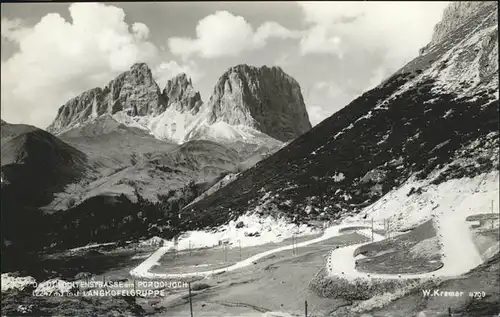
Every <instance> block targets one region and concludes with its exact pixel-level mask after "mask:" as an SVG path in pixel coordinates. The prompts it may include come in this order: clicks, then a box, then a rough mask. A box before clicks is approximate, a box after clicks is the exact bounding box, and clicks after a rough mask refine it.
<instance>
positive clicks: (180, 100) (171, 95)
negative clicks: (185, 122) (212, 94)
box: [163, 73, 203, 114]
mask: <svg viewBox="0 0 500 317" xmlns="http://www.w3.org/2000/svg"><path fill="white" fill-rule="evenodd" d="M163 98H164V99H165V101H166V102H167V105H168V107H174V109H175V110H177V111H179V112H184V111H189V112H191V113H193V114H196V113H198V111H199V110H200V107H201V106H202V105H203V101H202V100H201V96H200V93H199V92H198V91H196V90H195V89H194V88H193V83H192V81H191V79H190V78H188V77H187V75H186V74H184V73H182V74H179V75H177V76H175V77H174V78H172V79H170V80H169V81H168V82H167V85H166V86H165V89H163Z"/></svg>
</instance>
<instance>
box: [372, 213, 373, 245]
mask: <svg viewBox="0 0 500 317" xmlns="http://www.w3.org/2000/svg"><path fill="white" fill-rule="evenodd" d="M372 242H373V218H372Z"/></svg>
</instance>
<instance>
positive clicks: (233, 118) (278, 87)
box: [208, 64, 311, 141]
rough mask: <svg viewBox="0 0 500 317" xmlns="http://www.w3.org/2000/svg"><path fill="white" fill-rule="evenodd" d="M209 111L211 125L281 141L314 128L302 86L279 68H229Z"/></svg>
mask: <svg viewBox="0 0 500 317" xmlns="http://www.w3.org/2000/svg"><path fill="white" fill-rule="evenodd" d="M208 108H209V110H210V118H209V122H210V123H215V122H219V121H223V122H225V123H228V124H230V125H243V126H248V127H251V128H254V129H257V130H259V131H261V132H263V133H265V134H267V135H269V136H271V137H273V138H275V139H277V140H280V141H288V140H290V139H293V138H296V137H297V136H299V135H301V134H303V133H305V132H306V131H308V130H309V129H310V128H311V123H310V122H309V117H308V115H307V111H306V107H305V104H304V98H303V97H302V93H301V89H300V86H299V84H298V83H297V81H296V80H295V79H293V78H292V77H291V76H289V75H288V74H286V73H285V72H284V71H283V70H282V69H281V68H279V67H271V68H269V67H267V66H262V67H254V66H249V65H245V64H241V65H237V66H233V67H231V68H229V69H228V70H227V71H226V72H225V73H224V74H223V75H222V76H221V77H220V78H219V80H218V81H217V84H216V85H215V87H214V91H213V94H212V96H211V97H210V101H209V103H208Z"/></svg>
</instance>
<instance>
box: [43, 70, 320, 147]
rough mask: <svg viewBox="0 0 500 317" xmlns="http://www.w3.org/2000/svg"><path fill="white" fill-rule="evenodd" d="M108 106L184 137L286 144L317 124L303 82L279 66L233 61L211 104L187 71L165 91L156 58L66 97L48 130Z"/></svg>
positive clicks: (126, 119) (164, 135) (165, 135)
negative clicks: (151, 64)
mask: <svg viewBox="0 0 500 317" xmlns="http://www.w3.org/2000/svg"><path fill="white" fill-rule="evenodd" d="M105 114H107V115H111V116H112V117H113V118H114V119H115V120H116V121H118V122H121V123H123V124H125V125H127V126H130V127H135V128H140V129H143V130H145V131H148V132H149V133H151V134H152V135H154V136H155V137H157V138H159V139H163V140H171V141H174V142H177V143H184V142H187V141H190V140H210V141H215V142H219V143H232V142H238V141H241V142H244V143H250V144H263V143H272V144H279V143H280V142H286V141H289V140H291V139H293V138H295V137H297V136H299V135H301V134H302V133H304V132H306V131H307V130H309V129H310V128H311V124H310V122H309V118H308V115H307V111H306V107H305V104H304V100H303V97H302V94H301V92H300V86H299V84H298V83H297V82H296V81H295V80H294V79H293V78H292V77H290V76H289V75H287V74H286V73H284V72H283V70H282V69H281V68H279V67H272V68H268V67H266V66H263V67H261V68H257V67H252V66H247V65H238V66H235V67H232V68H230V69H229V70H228V71H227V72H226V73H224V74H223V75H222V77H221V78H220V79H219V80H218V82H217V84H216V85H215V88H214V92H213V95H212V96H211V97H210V101H209V103H208V104H204V103H203V101H202V99H201V96H200V93H199V92H198V91H196V90H195V89H194V87H193V84H192V81H191V79H189V78H188V76H187V75H186V74H179V75H177V76H176V77H174V78H172V79H171V80H169V81H168V82H167V84H166V86H165V88H164V90H163V91H162V92H161V91H160V88H159V87H158V85H157V84H156V82H155V81H154V79H153V76H152V73H151V71H150V69H149V68H148V66H147V65H146V64H144V63H138V64H134V65H133V66H132V67H131V69H130V70H129V71H126V72H125V73H123V74H121V75H120V76H118V77H117V78H116V79H114V80H112V81H111V82H110V83H109V84H108V85H107V86H106V87H105V88H104V89H101V88H94V89H91V90H89V91H87V92H84V93H83V94H81V95H80V96H78V97H75V98H73V99H71V100H70V101H69V102H68V103H66V104H65V105H63V106H62V107H61V108H60V109H59V111H58V114H57V117H56V119H55V120H54V122H53V123H52V124H51V125H50V126H49V127H48V131H50V132H53V133H55V134H61V133H64V132H67V131H68V130H71V129H73V128H76V127H79V126H80V125H82V124H86V123H88V122H91V121H92V120H93V119H95V118H97V117H99V116H102V115H105Z"/></svg>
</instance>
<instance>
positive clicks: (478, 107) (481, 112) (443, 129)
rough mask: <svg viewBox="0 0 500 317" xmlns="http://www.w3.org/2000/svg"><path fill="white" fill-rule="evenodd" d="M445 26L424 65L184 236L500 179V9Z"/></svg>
mask: <svg viewBox="0 0 500 317" xmlns="http://www.w3.org/2000/svg"><path fill="white" fill-rule="evenodd" d="M466 8H468V9H466ZM457 16H459V17H460V18H459V19H458V22H457V23H458V24H457V23H452V22H451V21H449V20H448V19H454V18H455V17H457ZM439 25H440V26H438V27H436V33H437V34H436V35H435V36H434V37H433V40H432V41H431V43H430V44H429V45H428V46H427V47H426V48H425V49H424V50H422V51H421V54H420V56H418V57H416V58H415V59H414V60H413V61H411V62H409V63H408V64H407V65H405V66H404V67H403V68H401V70H399V71H398V72H396V73H395V74H394V75H393V76H391V77H390V78H388V79H387V80H385V81H384V82H383V83H381V84H380V85H379V86H378V87H376V88H374V89H372V90H370V91H368V92H366V93H364V94H363V95H361V96H360V97H358V98H357V99H355V100H354V101H352V102H351V103H350V104H348V105H347V106H346V107H344V108H343V109H341V110H340V111H338V112H337V113H335V114H333V115H332V116H331V117H330V118H328V119H326V120H324V121H323V122H321V123H320V124H318V125H317V126H315V127H314V128H312V129H311V130H309V131H308V132H307V133H305V134H303V135H301V136H300V137H298V138H296V139H295V140H293V141H292V142H291V143H290V144H289V145H288V146H286V147H285V148H283V149H281V150H280V151H278V152H276V153H275V154H274V155H272V156H271V157H269V158H267V159H266V160H264V161H261V162H259V163H258V164H256V165H255V166H254V167H253V168H251V169H248V170H246V171H243V172H242V173H241V174H240V175H239V177H238V178H237V179H235V180H234V181H232V182H230V183H229V184H228V185H226V186H225V187H223V188H221V189H220V190H218V191H216V192H214V193H212V194H211V195H208V196H206V197H204V198H203V199H201V200H199V201H197V202H195V203H193V204H192V205H190V206H189V208H186V209H185V210H184V211H185V212H186V217H187V215H188V214H189V221H190V223H185V226H186V227H187V228H189V227H190V226H193V227H206V226H215V225H218V224H220V223H224V222H226V221H229V220H230V219H234V218H236V217H237V216H238V215H240V214H243V213H246V212H251V211H260V212H273V213H276V214H282V215H285V216H288V217H290V218H292V219H294V220H296V221H299V222H303V221H308V220H314V219H318V218H321V217H324V218H326V219H332V218H333V219H336V218H337V219H338V218H342V217H344V216H345V215H347V214H356V213H358V212H360V211H361V210H363V209H364V208H365V207H366V206H369V205H371V204H372V203H373V202H375V201H377V200H378V199H381V197H383V196H384V195H386V194H388V193H389V192H393V191H394V190H396V189H397V188H399V187H400V186H403V185H404V184H406V183H407V182H410V181H412V180H418V181H422V182H426V184H427V183H428V184H433V185H438V184H441V183H443V182H445V181H448V180H450V179H456V178H461V177H474V176H476V175H479V174H481V173H484V172H488V171H491V170H498V166H499V165H498V149H499V143H498V132H499V131H498V125H499V118H498V110H499V109H498V97H499V94H498V14H497V4H496V2H478V3H476V4H474V6H469V5H459V4H452V5H451V6H450V7H449V8H448V9H447V12H446V14H445V15H444V18H443V21H442V22H441V23H440V24H439ZM431 207H432V206H431Z"/></svg>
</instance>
